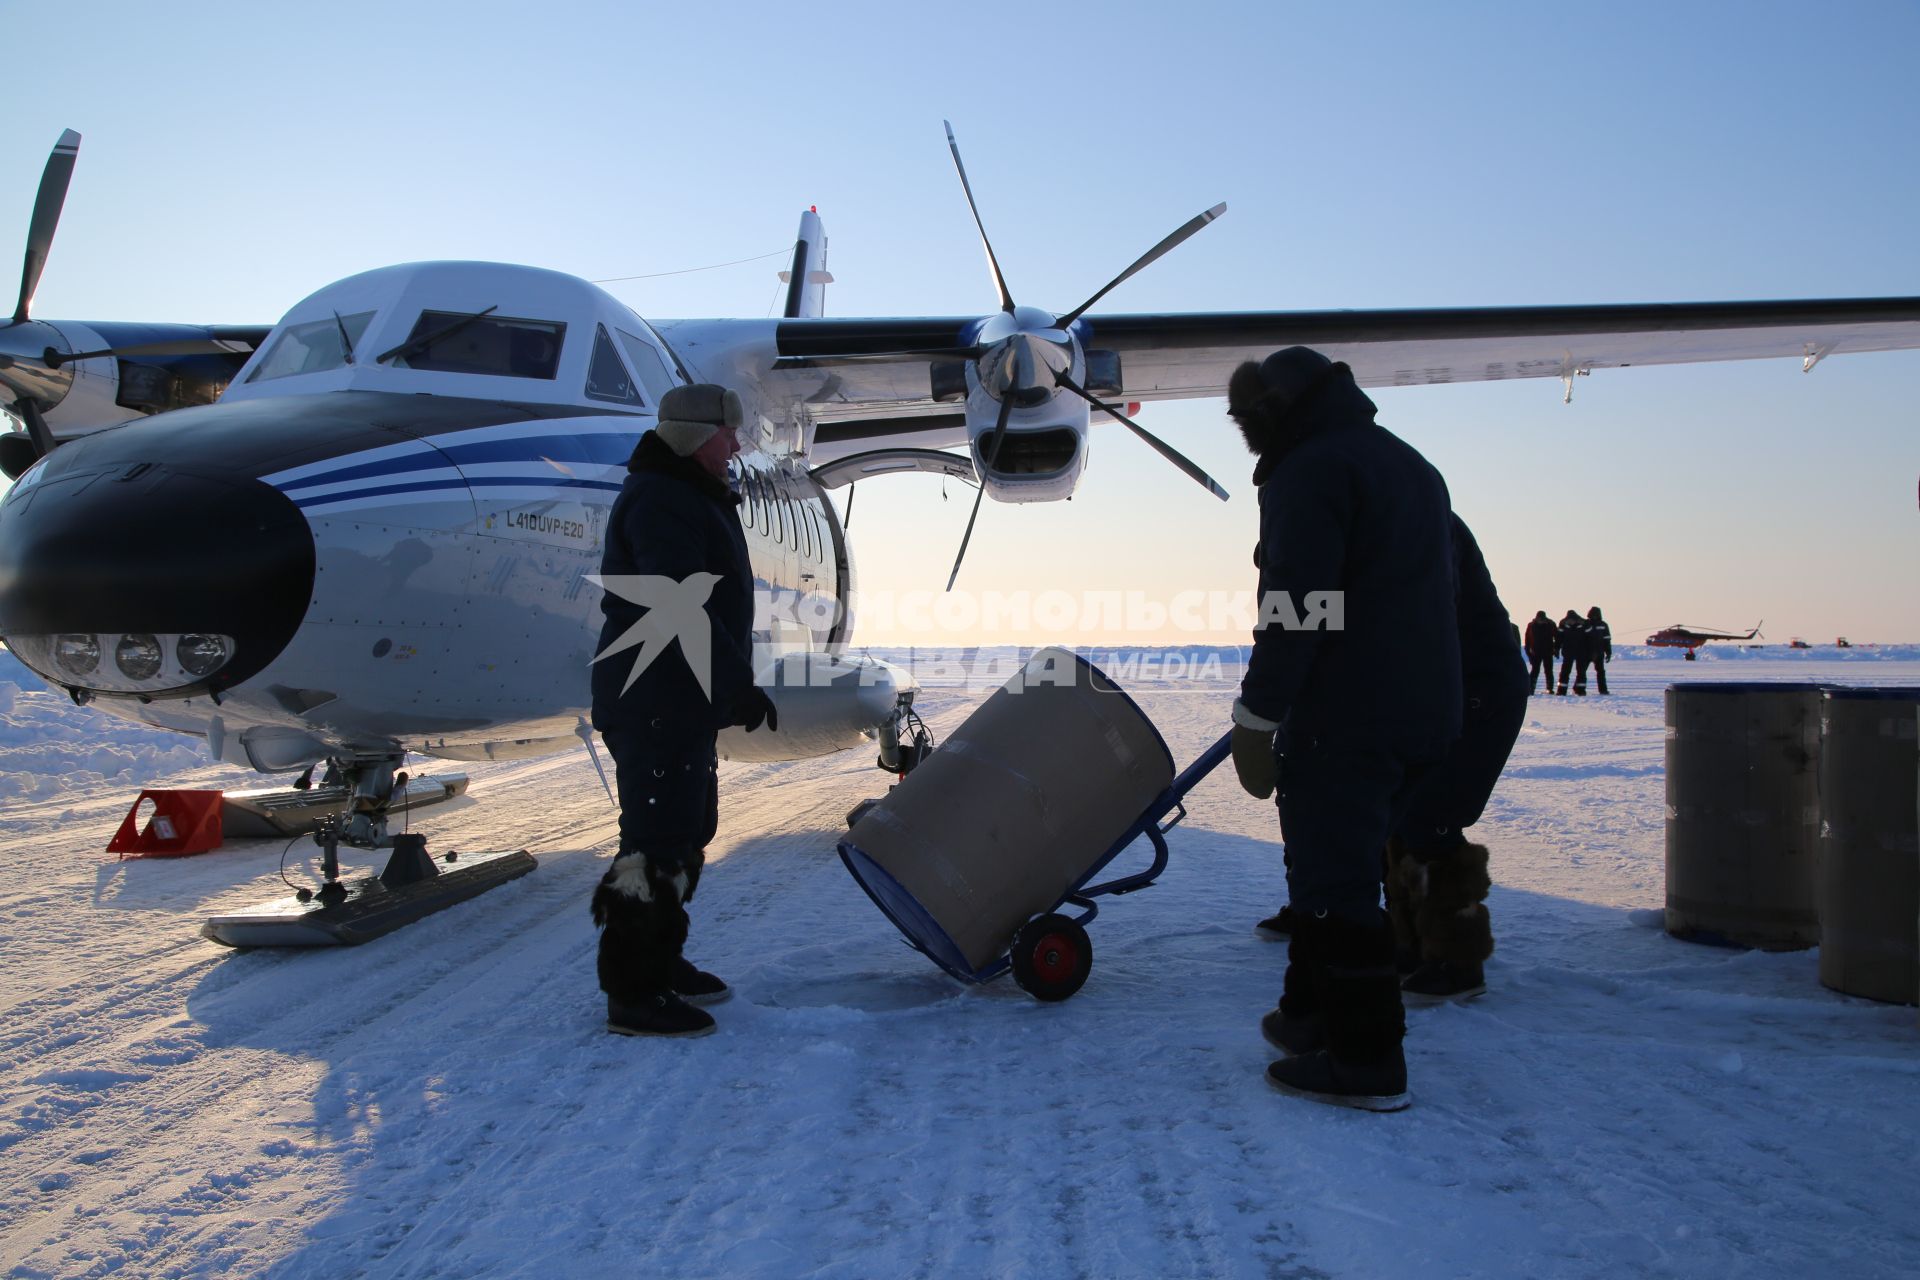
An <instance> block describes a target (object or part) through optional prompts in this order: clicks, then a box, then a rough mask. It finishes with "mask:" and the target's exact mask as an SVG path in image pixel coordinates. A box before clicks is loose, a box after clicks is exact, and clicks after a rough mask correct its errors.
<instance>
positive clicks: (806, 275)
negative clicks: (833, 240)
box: [780, 208, 833, 320]
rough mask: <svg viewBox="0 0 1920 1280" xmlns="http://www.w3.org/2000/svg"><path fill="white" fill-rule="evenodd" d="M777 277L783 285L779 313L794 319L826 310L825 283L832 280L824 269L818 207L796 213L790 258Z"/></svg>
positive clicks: (823, 236) (822, 230) (824, 237)
mask: <svg viewBox="0 0 1920 1280" xmlns="http://www.w3.org/2000/svg"><path fill="white" fill-rule="evenodd" d="M780 278H781V279H782V280H784V281H785V282H786V285H787V306H786V310H784V311H782V312H781V313H780V314H781V315H782V316H784V317H785V318H787V319H789V320H797V319H800V318H802V317H805V316H823V315H825V314H826V313H827V286H828V285H830V284H832V283H833V276H832V275H830V274H829V273H828V272H827V233H826V229H825V228H824V227H822V226H821V225H820V211H819V210H818V209H814V208H809V209H808V210H807V211H806V212H805V213H803V214H801V215H800V234H799V235H798V236H796V237H795V238H794V242H793V262H792V264H791V265H789V266H788V268H787V269H786V270H785V271H782V272H781V273H780Z"/></svg>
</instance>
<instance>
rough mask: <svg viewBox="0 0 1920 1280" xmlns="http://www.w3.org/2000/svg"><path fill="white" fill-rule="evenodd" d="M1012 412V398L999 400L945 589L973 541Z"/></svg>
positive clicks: (953, 579) (953, 580)
mask: <svg viewBox="0 0 1920 1280" xmlns="http://www.w3.org/2000/svg"><path fill="white" fill-rule="evenodd" d="M1012 413H1013V398H1012V397H1011V396H1008V397H1006V398H1004V399H1002V400H1001V401H1000V419H999V421H997V422H995V423H994V424H993V438H992V439H990V440H988V441H987V447H986V448H985V449H982V450H981V451H980V456H981V461H982V462H983V463H984V464H985V465H984V466H982V468H981V475H980V491H979V492H978V493H976V494H974V495H973V511H972V512H971V513H970V514H969V515H968V516H967V531H966V532H965V533H964V534H962V535H961V537H960V552H959V554H958V555H956V556H954V558H953V572H952V573H950V574H948V575H947V590H949V591H951V590H953V584H954V582H955V580H956V579H958V578H959V577H960V562H961V561H962V560H965V559H966V558H967V544H968V543H969V542H972V541H973V522H974V521H975V520H978V519H979V518H980V503H981V500H982V499H984V498H985V497H986V496H987V477H986V473H987V472H988V471H991V470H993V464H994V462H995V461H996V460H998V458H999V457H1000V441H1001V438H1002V437H1004V436H1005V435H1006V434H1007V418H1008V416H1009V415H1011V414H1012Z"/></svg>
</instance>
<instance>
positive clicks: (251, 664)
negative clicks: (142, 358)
mask: <svg viewBox="0 0 1920 1280" xmlns="http://www.w3.org/2000/svg"><path fill="white" fill-rule="evenodd" d="M68 448H72V446H68ZM63 452H66V450H65V449H63V450H60V451H58V452H56V453H55V454H54V455H53V456H52V457H50V458H49V459H47V462H46V463H45V464H43V467H42V471H44V472H45V473H46V474H45V475H44V477H43V476H41V475H38V474H36V473H34V472H29V473H28V474H27V475H25V476H23V477H22V483H19V484H16V485H15V487H14V489H13V490H12V491H11V492H9V493H8V494H7V496H6V500H5V502H4V503H3V504H0V636H5V637H6V638H7V641H8V645H9V647H10V648H12V649H13V651H14V653H15V654H16V656H18V657H20V658H21V660H22V661H24V662H26V663H27V664H28V665H29V666H31V667H33V669H34V670H35V671H37V672H39V674H40V675H42V676H43V677H45V678H46V679H47V680H49V681H50V682H53V683H55V684H58V685H62V686H67V687H78V688H85V689H91V690H95V691H97V692H102V693H109V694H112V693H119V694H130V695H145V696H155V695H165V694H168V693H173V694H176V695H178V694H181V693H189V692H192V691H194V690H195V689H198V688H205V687H211V688H213V689H216V690H217V689H222V688H227V687H231V686H232V685H235V684H238V683H239V682H240V681H242V680H245V679H247V678H248V677H249V676H251V675H253V674H255V673H256V672H258V671H260V670H261V669H262V668H264V667H265V666H266V665H267V664H268V663H269V662H271V661H272V660H273V659H274V658H275V657H276V656H278V654H279V653H280V651H281V650H282V649H284V648H285V647H286V644H287V642H288V641H289V640H290V639H292V637H293V634H294V632H295V631H296V630H297V629H298V628H299V625H300V621H301V619H302V618H303V617H304V616H305V614H306V610H307V604H308V602H309V601H310V600H311V599H312V596H313V578H314V547H313V535H312V532H311V531H310V529H309V528H308V525H307V522H306V518H305V517H304V516H302V515H301V514H300V511H299V509H298V508H296V507H295V506H294V505H293V503H292V502H291V501H289V500H288V499H287V498H286V497H285V496H283V495H282V494H281V493H280V492H279V491H278V490H275V489H273V488H271V487H269V486H268V485H265V484H262V483H261V482H260V481H258V480H255V479H252V478H250V477H236V476H222V475H218V474H215V473H214V472H213V471H212V469H211V468H195V469H193V470H183V469H180V468H177V467H175V466H172V465H170V464H167V463H156V462H135V463H131V464H125V463H113V464H110V465H103V466H98V467H86V466H68V467H65V468H58V467H55V466H54V464H56V463H60V462H63V461H66V460H65V459H62V458H61V457H60V454H61V453H63ZM75 452H76V454H78V453H81V452H83V451H80V450H76V451H75ZM86 637H93V644H92V646H90V645H89V642H88V641H87V640H86V639H85V638H86ZM222 637H224V638H225V640H224V643H223V642H222V640H221V638H222ZM63 638H64V639H63ZM61 646H64V652H65V653H66V655H67V656H66V658H65V659H64V660H62V659H60V658H59V656H58V654H57V652H56V650H57V649H58V648H60V647H61ZM95 649H97V650H98V657H97V659H96V658H93V656H92V655H93V652H94V650H95ZM121 655H124V656H125V658H126V659H127V660H125V661H122V660H121Z"/></svg>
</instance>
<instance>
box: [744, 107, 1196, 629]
mask: <svg viewBox="0 0 1920 1280" xmlns="http://www.w3.org/2000/svg"><path fill="white" fill-rule="evenodd" d="M941 123H942V124H943V125H945V126H946V130H947V150H948V151H950V152H951V153H952V154H953V168H954V171H955V172H956V173H958V174H959V175H960V190H961V191H962V192H963V193H964V194H965V195H966V198H967V209H968V211H969V212H970V213H972V214H973V225H974V226H975V227H976V228H978V229H979V232H980V247H981V248H982V249H984V250H985V251H986V255H987V269H988V270H989V271H990V272H991V273H992V275H993V285H994V289H995V290H996V291H997V292H998V294H999V297H1000V310H1001V311H1002V312H1003V313H1004V314H1003V315H1001V316H994V317H991V318H990V319H988V320H987V321H986V322H985V323H984V324H983V325H982V326H981V329H980V331H979V338H980V341H979V342H978V343H977V344H976V345H974V346H971V347H952V348H947V349H943V350H937V351H936V350H916V351H911V352H907V351H892V352H877V353H860V354H853V353H849V354H846V355H820V356H792V357H783V358H782V359H781V360H779V361H776V367H777V366H780V365H786V366H788V367H794V368H802V367H826V366H829V365H836V364H841V365H851V364H860V363H866V362H869V361H888V360H899V359H901V358H903V357H919V358H936V359H940V358H944V359H964V360H971V361H974V362H975V363H974V369H975V371H976V373H977V375H978V377H979V380H980V384H981V385H982V386H983V387H985V388H987V390H988V392H989V394H991V395H994V396H995V397H996V398H997V399H998V400H999V401H1000V413H999V416H998V418H997V419H996V420H995V422H994V426H993V431H992V433H991V435H990V436H988V437H987V438H986V439H985V440H984V441H982V442H981V447H980V491H979V492H978V493H976V494H975V495H974V498H973V510H972V512H971V513H970V514H969V515H968V516H967V529H966V533H965V534H964V535H962V537H961V539H960V551H959V554H958V555H956V556H955V557H954V560H953V572H952V573H951V574H949V575H948V577H947V590H949V591H951V590H953V584H954V582H955V581H957V580H958V578H959V576H960V565H961V562H962V561H963V560H965V559H966V554H967V545H968V543H970V542H971V541H972V539H973V526H974V522H975V521H976V520H978V519H979V517H980V503H981V501H982V500H983V499H984V498H985V497H986V493H987V479H988V476H989V475H990V474H991V473H992V471H993V468H994V464H995V463H996V462H997V461H998V460H999V457H1000V446H1001V444H1002V443H1003V442H1004V440H1005V438H1006V434H1007V424H1008V420H1009V418H1010V417H1011V415H1012V412H1013V407H1014V405H1015V404H1016V403H1018V404H1021V405H1025V406H1029V407H1031V406H1034V405H1038V404H1044V403H1045V402H1046V400H1047V399H1048V398H1050V397H1051V396H1052V395H1053V394H1054V393H1055V390H1056V389H1060V390H1066V391H1069V392H1071V393H1072V394H1074V395H1076V396H1079V397H1080V398H1081V399H1082V400H1085V401H1086V402H1087V403H1088V404H1090V405H1092V406H1093V407H1095V408H1097V409H1100V410H1101V411H1102V412H1104V413H1106V414H1107V415H1108V416H1110V417H1112V418H1114V419H1115V420H1116V421H1118V422H1121V423H1124V424H1125V425H1126V427H1127V429H1128V430H1130V431H1132V432H1133V433H1134V434H1135V435H1136V436H1139V437H1140V439H1142V440H1144V441H1145V442H1146V443H1147V444H1148V445H1149V446H1150V447H1151V448H1152V449H1153V450H1154V451H1155V452H1157V453H1158V454H1160V456H1161V457H1163V458H1165V459H1166V460H1167V461H1169V462H1171V463H1172V464H1173V465H1174V466H1176V467H1178V468H1179V469H1180V470H1181V471H1182V472H1184V473H1185V474H1186V475H1187V476H1189V477H1190V478H1191V479H1192V480H1193V481H1194V482H1195V483H1197V484H1199V485H1201V486H1202V487H1203V488H1205V489H1206V490H1207V491H1208V492H1209V493H1212V494H1213V495H1214V496H1215V497H1217V498H1219V499H1220V500H1221V501H1223V502H1224V501H1225V500H1226V497H1227V491H1226V490H1225V489H1223V488H1221V487H1220V485H1219V484H1218V483H1216V482H1215V481H1214V479H1213V477H1212V476H1209V475H1208V474H1207V473H1206V472H1205V471H1203V470H1201V469H1200V468H1199V467H1198V466H1197V465H1195V464H1194V462H1193V461H1192V460H1191V459H1190V458H1188V457H1186V455H1184V454H1182V453H1181V452H1180V451H1179V450H1178V449H1175V448H1174V447H1173V446H1172V445H1170V444H1168V443H1167V442H1166V441H1164V440H1162V439H1160V437H1158V436H1156V435H1154V434H1153V433H1152V432H1151V431H1148V430H1147V429H1146V428H1145V427H1143V426H1141V425H1140V424H1139V423H1137V422H1135V421H1134V420H1133V419H1132V418H1130V417H1128V416H1127V415H1126V414H1125V413H1124V412H1122V411H1121V410H1119V409H1118V408H1116V407H1114V406H1113V405H1110V404H1107V403H1106V402H1105V401H1103V400H1100V399H1099V398H1098V397H1096V396H1095V395H1094V394H1093V393H1092V392H1090V391H1088V390H1087V389H1086V388H1085V387H1083V386H1081V385H1080V384H1079V383H1078V382H1077V381H1076V380H1075V379H1074V378H1073V376H1072V365H1073V361H1074V356H1073V352H1074V351H1076V350H1077V345H1076V343H1075V340H1074V338H1073V337H1072V336H1071V334H1070V333H1069V330H1070V329H1071V327H1072V326H1073V324H1074V323H1075V322H1076V321H1078V320H1079V319H1080V317H1081V316H1083V315H1085V314H1086V312H1087V310H1088V308H1090V307H1092V306H1093V304H1094V303H1096V302H1098V301H1100V299H1102V298H1104V297H1106V296H1107V294H1109V293H1111V292H1112V291H1113V290H1114V289H1115V288H1117V287H1118V286H1119V285H1121V284H1122V283H1124V282H1125V281H1127V280H1129V279H1131V278H1132V277H1133V276H1135V275H1137V274H1138V273H1139V272H1140V271H1142V270H1143V269H1145V268H1146V267H1148V266H1151V265H1152V264H1153V263H1155V262H1157V261H1159V260H1160V259H1161V258H1163V257H1165V256H1166V255H1167V254H1168V253H1170V252H1172V251H1173V250H1174V249H1175V248H1177V247H1179V246H1180V245H1181V244H1184V243H1185V242H1186V241H1187V240H1189V239H1191V238H1192V237H1193V236H1194V235H1195V234H1196V233H1198V232H1199V231H1200V229H1201V228H1203V227H1205V226H1206V225H1207V224H1208V223H1210V222H1212V221H1213V220H1214V219H1216V218H1218V217H1219V216H1220V215H1221V214H1223V213H1225V212H1226V211H1227V206H1226V205H1225V204H1216V205H1214V206H1213V207H1212V208H1210V209H1207V210H1205V211H1204V212H1202V213H1198V214H1196V215H1194V216H1193V217H1191V218H1189V219H1188V220H1187V221H1186V222H1184V223H1182V224H1181V225H1180V226H1179V227H1178V228H1177V229H1175V230H1174V231H1173V232H1172V233H1171V234H1169V235H1167V236H1165V237H1164V238H1162V239H1161V240H1160V242H1159V243H1158V244H1156V245H1154V246H1153V247H1152V248H1151V249H1149V250H1147V251H1146V252H1145V253H1143V254H1141V255H1140V256H1139V257H1138V258H1136V259H1134V260H1133V262H1132V263H1131V264H1130V265H1129V266H1128V267H1127V269H1126V270H1125V271H1122V272H1121V273H1120V274H1119V275H1117V276H1115V277H1114V278H1113V279H1111V280H1109V281H1107V283H1106V284H1104V285H1102V286H1101V287H1100V288H1099V289H1098V290H1097V291H1096V292H1095V293H1094V294H1093V296H1091V297H1089V298H1088V299H1087V300H1086V301H1085V302H1083V303H1081V304H1080V305H1079V306H1077V307H1075V308H1074V309H1073V310H1072V311H1070V312H1068V313H1067V314H1066V315H1064V316H1061V317H1059V318H1057V319H1056V318H1054V317H1052V316H1049V315H1046V314H1045V313H1041V312H1036V311H1035V310H1034V309H1033V308H1031V307H1021V308H1018V309H1016V308H1015V306H1014V302H1013V293H1012V291H1011V290H1010V289H1008V288H1007V278H1006V275H1005V274H1004V273H1003V272H1002V271H1001V270H1000V261H999V259H998V258H997V257H996V256H995V255H994V252H993V242H992V240H990V239H989V238H988V236H987V224H986V221H985V220H984V219H983V218H981V216H980V206H979V203H978V202H977V201H976V200H975V199H974V198H973V184H972V183H971V182H969V181H968V180H967V166H966V164H965V163H964V162H963V161H962V160H961V159H960V143H959V141H958V140H957V139H956V138H955V137H954V135H953V124H952V122H951V121H944V120H943V121H941ZM1036 326H1037V327H1036ZM1056 349H1057V351H1056ZM1060 358H1064V359H1065V362H1066V365H1067V367H1066V368H1065V369H1061V368H1059V367H1057V360H1058V359H1060ZM1040 364H1044V365H1045V366H1046V367H1047V368H1048V370H1049V371H1050V372H1051V373H1052V375H1053V386H1052V387H1047V386H1045V385H1044V384H1043V383H1040V382H1039V381H1038V380H1037V379H1036V376H1035V375H1036V373H1037V371H1038V368H1037V366H1038V365H1040Z"/></svg>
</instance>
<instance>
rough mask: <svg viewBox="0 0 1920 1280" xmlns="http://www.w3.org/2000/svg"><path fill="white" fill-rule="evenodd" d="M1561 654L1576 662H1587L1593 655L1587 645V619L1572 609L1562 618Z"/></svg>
mask: <svg viewBox="0 0 1920 1280" xmlns="http://www.w3.org/2000/svg"><path fill="white" fill-rule="evenodd" d="M1560 656H1561V657H1563V658H1569V659H1572V660H1573V661H1574V662H1585V661H1587V659H1589V658H1591V657H1592V656H1593V651H1592V650H1591V649H1589V648H1588V647H1587V620H1586V619H1585V618H1583V617H1581V616H1580V615H1579V614H1577V613H1575V612H1573V610H1571V609H1569V610H1567V616H1566V617H1564V618H1562V619H1560Z"/></svg>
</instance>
